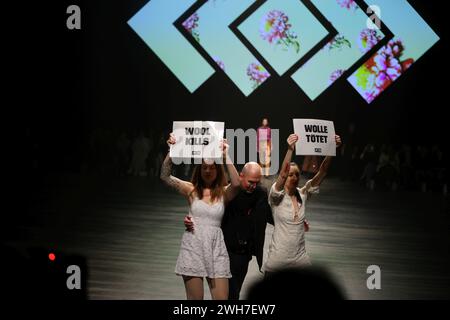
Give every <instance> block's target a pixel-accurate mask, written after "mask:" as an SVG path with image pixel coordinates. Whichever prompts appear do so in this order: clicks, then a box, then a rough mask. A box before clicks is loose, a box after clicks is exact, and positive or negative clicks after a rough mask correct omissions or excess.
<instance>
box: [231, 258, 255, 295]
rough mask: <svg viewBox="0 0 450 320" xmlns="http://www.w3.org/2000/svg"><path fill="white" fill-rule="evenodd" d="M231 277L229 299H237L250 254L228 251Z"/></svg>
mask: <svg viewBox="0 0 450 320" xmlns="http://www.w3.org/2000/svg"><path fill="white" fill-rule="evenodd" d="M228 256H229V257H230V269H231V276H232V278H231V279H229V293H228V299H229V300H239V293H240V292H241V288H242V284H243V283H244V279H245V276H246V275H247V271H248V264H249V262H250V260H252V256H251V255H250V254H237V253H233V252H228Z"/></svg>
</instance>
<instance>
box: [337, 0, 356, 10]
mask: <svg viewBox="0 0 450 320" xmlns="http://www.w3.org/2000/svg"><path fill="white" fill-rule="evenodd" d="M336 1H337V3H338V5H340V6H341V7H342V8H345V9H348V10H355V9H356V8H358V5H357V4H356V2H355V0H336Z"/></svg>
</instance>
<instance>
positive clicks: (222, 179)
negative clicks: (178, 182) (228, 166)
mask: <svg viewBox="0 0 450 320" xmlns="http://www.w3.org/2000/svg"><path fill="white" fill-rule="evenodd" d="M204 163H205V162H203V163H202V164H197V165H196V166H195V168H194V172H193V173H192V178H191V182H192V184H193V185H194V189H193V190H192V192H191V193H190V196H193V195H194V194H196V195H197V197H198V198H199V199H200V200H201V199H203V190H204V189H205V182H204V181H203V179H202V165H203V164H204ZM214 165H215V167H216V173H217V176H216V179H215V180H214V181H213V183H212V185H211V202H214V201H215V200H216V199H220V198H222V197H223V194H224V192H225V191H224V187H225V186H226V185H227V177H226V174H225V168H224V166H223V164H218V163H216V162H214Z"/></svg>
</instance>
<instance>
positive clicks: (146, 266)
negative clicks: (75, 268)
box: [9, 175, 450, 299]
mask: <svg viewBox="0 0 450 320" xmlns="http://www.w3.org/2000/svg"><path fill="white" fill-rule="evenodd" d="M38 191H39V192H35V193H33V196H32V197H31V198H30V199H28V202H27V204H28V208H29V211H28V213H27V214H26V215H24V220H23V221H21V222H20V223H19V225H18V226H17V227H16V229H14V233H13V234H14V235H15V236H14V237H11V238H10V239H9V244H11V245H14V246H16V247H18V248H22V249H24V248H27V247H29V246H31V245H33V246H41V247H45V248H48V250H49V251H52V250H57V251H62V252H70V253H79V254H81V255H83V256H85V257H86V258H87V261H88V267H89V278H88V283H87V284H88V295H89V298H90V299H185V291H184V286H183V282H182V280H181V278H180V277H177V276H176V275H175V274H174V268H175V262H176V259H177V255H178V250H179V245H180V240H181V236H182V234H183V232H184V226H183V217H184V215H185V214H186V213H187V204H186V202H185V200H184V199H183V198H182V197H181V196H179V195H177V194H176V193H175V192H173V191H172V190H169V189H167V188H166V187H165V186H163V184H162V183H160V181H159V180H151V179H148V178H141V177H121V178H118V177H116V178H104V177H103V178H100V177H88V176H76V175H65V176H58V177H56V176H53V177H52V178H47V179H44V181H43V184H42V186H40V187H39V189H38ZM448 203H449V199H448V197H444V196H442V195H438V194H431V193H414V192H379V191H375V192H370V191H368V190H365V189H364V188H362V187H361V186H359V185H357V184H356V183H354V182H342V181H340V180H339V179H336V178H334V179H333V178H331V179H329V180H326V181H325V182H324V183H323V185H322V187H321V191H320V194H318V195H316V196H315V197H314V199H312V200H311V201H310V202H309V203H308V208H307V213H306V214H307V219H308V220H309V221H310V224H311V230H310V232H308V233H307V235H306V241H307V251H308V252H309V255H310V257H311V260H312V262H313V264H316V265H321V266H324V267H326V268H327V269H328V270H329V271H330V272H331V273H332V275H333V276H334V277H335V279H336V280H337V281H338V283H339V284H340V285H341V286H342V288H343V290H344V292H345V294H346V296H347V298H349V299H449V298H450V281H449V280H450V258H449V252H450V233H449V231H450V223H449V222H450V215H449V213H448V208H449V206H448ZM272 230H273V227H272V226H268V227H267V229H266V244H265V254H266V253H267V247H268V243H269V240H270V238H271V233H272ZM369 265H378V266H379V267H380V268H381V286H382V287H381V289H380V290H368V288H367V286H366V280H367V278H368V277H369V275H368V274H367V273H366V270H367V267H368V266H369ZM261 278H262V273H260V272H259V271H258V268H257V264H256V261H255V259H253V260H252V261H251V264H250V268H249V272H248V275H247V278H246V280H245V282H244V286H243V289H242V292H241V298H245V297H246V294H247V290H248V288H249V286H250V285H251V284H252V283H253V282H255V281H257V280H259V279H261ZM205 298H206V299H210V295H209V292H208V289H207V285H206V283H205Z"/></svg>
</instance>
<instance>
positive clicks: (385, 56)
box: [356, 39, 414, 103]
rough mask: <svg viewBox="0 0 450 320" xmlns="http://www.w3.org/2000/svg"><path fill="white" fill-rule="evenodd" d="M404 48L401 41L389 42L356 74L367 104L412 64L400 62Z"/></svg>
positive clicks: (410, 61)
mask: <svg viewBox="0 0 450 320" xmlns="http://www.w3.org/2000/svg"><path fill="white" fill-rule="evenodd" d="M404 49H405V47H404V45H403V43H402V41H401V40H399V39H396V40H391V41H389V42H388V44H387V45H386V46H384V47H383V48H381V49H380V50H379V51H378V52H377V53H376V54H374V55H373V56H372V57H371V58H370V59H369V60H368V61H367V62H366V63H365V64H364V65H363V66H362V67H360V68H359V69H358V71H357V72H356V79H357V85H358V87H359V88H360V89H361V90H362V92H363V95H364V97H365V99H366V101H367V102H369V103H370V102H372V101H373V100H375V98H376V97H378V96H379V95H380V94H381V93H382V92H383V91H384V90H385V89H386V88H387V87H389V85H391V84H392V82H394V81H395V80H397V79H398V78H399V77H400V76H401V75H402V73H404V72H405V71H406V70H407V69H408V68H409V67H410V66H411V64H413V62H414V60H413V59H406V60H404V61H401V60H400V59H401V56H402V54H403V51H404Z"/></svg>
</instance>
